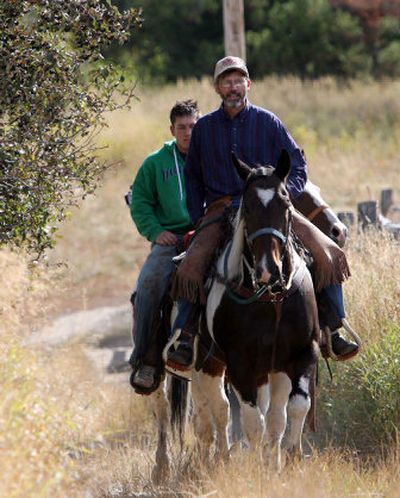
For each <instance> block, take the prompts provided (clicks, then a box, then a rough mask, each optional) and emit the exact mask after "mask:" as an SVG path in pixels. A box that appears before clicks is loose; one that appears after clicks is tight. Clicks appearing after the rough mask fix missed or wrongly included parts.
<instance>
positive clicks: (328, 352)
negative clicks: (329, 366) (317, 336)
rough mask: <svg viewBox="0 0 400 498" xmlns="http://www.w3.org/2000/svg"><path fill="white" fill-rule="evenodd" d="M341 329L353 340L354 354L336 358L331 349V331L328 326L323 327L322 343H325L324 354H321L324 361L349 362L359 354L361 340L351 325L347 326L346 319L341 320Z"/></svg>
mask: <svg viewBox="0 0 400 498" xmlns="http://www.w3.org/2000/svg"><path fill="white" fill-rule="evenodd" d="M342 327H343V328H344V329H345V330H346V332H348V333H349V335H350V336H351V338H352V339H354V342H355V343H356V345H357V349H356V350H355V351H354V353H352V354H350V355H345V356H338V355H336V354H335V353H334V352H333V348H332V332H331V329H330V328H329V327H328V326H326V327H324V328H323V329H322V334H323V337H324V341H325V346H324V349H325V351H326V354H323V356H324V358H325V360H327V359H331V360H334V361H346V360H350V359H351V358H353V357H354V356H356V355H357V354H358V353H359V352H360V349H361V345H362V341H361V338H360V336H359V335H358V334H357V332H356V331H355V330H354V329H353V328H352V327H351V325H350V324H349V322H348V321H347V319H346V318H343V319H342Z"/></svg>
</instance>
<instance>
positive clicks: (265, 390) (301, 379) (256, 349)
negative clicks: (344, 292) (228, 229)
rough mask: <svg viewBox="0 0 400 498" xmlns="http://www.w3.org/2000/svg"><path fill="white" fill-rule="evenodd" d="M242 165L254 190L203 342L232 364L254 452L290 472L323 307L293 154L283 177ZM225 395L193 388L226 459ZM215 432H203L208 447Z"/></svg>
mask: <svg viewBox="0 0 400 498" xmlns="http://www.w3.org/2000/svg"><path fill="white" fill-rule="evenodd" d="M233 160H234V164H235V166H236V169H237V170H238V173H239V174H240V176H241V177H242V178H243V179H245V180H246V184H245V189H244V193H243V196H242V201H241V206H240V208H239V211H238V213H237V216H236V220H235V222H234V226H233V236H232V238H231V240H230V241H229V242H228V244H227V246H226V247H225V249H224V251H223V253H222V255H221V256H220V258H219V260H218V263H217V274H218V275H217V277H216V278H214V280H213V283H212V286H211V289H210V292H209V296H208V300H207V307H206V323H205V321H203V322H202V333H204V332H206V330H205V329H207V331H208V332H209V333H210V335H211V336H212V339H213V340H214V341H215V344H216V345H217V346H216V350H218V351H219V352H220V356H221V358H223V361H224V363H225V364H226V372H227V376H228V378H229V382H230V383H231V385H232V386H233V388H234V390H235V392H236V394H237V396H238V399H239V402H240V405H241V414H242V424H243V431H244V434H245V436H246V437H247V439H248V442H249V443H250V445H251V446H254V447H260V446H262V447H263V448H264V450H265V453H266V454H273V455H274V463H275V465H276V467H277V468H278V469H280V467H281V447H282V439H283V436H284V433H285V430H286V428H287V415H288V416H289V418H290V426H289V428H288V431H287V434H286V438H285V443H286V447H287V448H288V449H289V450H291V451H294V452H296V453H298V454H301V452H302V448H301V435H302V431H303V427H304V422H305V419H306V415H307V413H308V411H309V409H310V406H311V396H310V394H312V393H310V389H312V386H313V381H314V372H315V367H316V361H317V354H318V335H319V327H318V315H317V305H316V301H315V294H314V288H313V283H312V279H311V276H310V273H309V271H308V270H307V268H306V266H305V263H304V262H303V261H302V259H301V258H300V257H299V255H298V254H297V252H296V250H295V247H294V244H293V239H292V233H291V210H292V209H293V208H292V205H291V202H290V200H289V196H288V193H287V190H286V187H285V178H286V176H287V175H288V173H289V170H290V159H289V156H288V154H287V153H286V152H285V151H283V152H282V155H281V158H280V160H279V163H278V166H277V168H276V169H275V170H274V169H273V168H264V167H263V168H258V169H256V170H254V169H251V168H249V167H248V166H246V165H245V164H244V163H242V162H241V161H238V160H237V159H236V158H233ZM200 340H201V339H200ZM202 385H203V386H204V385H207V390H205V389H204V388H202V387H201V386H202ZM223 386H224V379H223V376H222V375H221V376H220V377H218V375H215V376H214V377H212V376H210V375H207V374H206V373H205V372H203V371H201V370H200V371H199V372H197V373H196V375H195V376H194V378H193V398H194V406H195V409H196V410H197V412H198V417H199V418H204V417H205V411H206V410H208V412H210V411H212V412H216V416H214V417H213V418H212V420H211V422H210V423H212V424H213V425H214V426H215V428H216V432H217V434H218V436H219V438H218V439H221V440H222V443H221V442H220V450H221V451H226V448H227V445H228V443H227V424H228V419H229V405H228V402H227V400H226V396H225V392H224V389H223ZM211 405H212V409H211V408H210V406H211ZM213 415H214V413H213ZM209 418H210V417H208V419H209ZM208 419H207V420H208ZM205 423H206V420H204V419H203V420H202V424H203V425H204V424H205ZM219 424H222V425H219ZM211 427H212V426H211ZM211 430H212V429H208V431H209V432H207V431H206V429H204V428H203V433H204V434H205V437H206V438H208V439H210V435H209V434H210V431H211ZM199 436H201V434H199Z"/></svg>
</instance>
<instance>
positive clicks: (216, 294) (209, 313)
mask: <svg viewBox="0 0 400 498" xmlns="http://www.w3.org/2000/svg"><path fill="white" fill-rule="evenodd" d="M224 292H225V285H223V284H221V283H219V282H216V281H214V282H213V285H212V287H211V289H210V292H209V294H208V298H207V307H206V319H207V328H208V331H209V332H210V335H211V337H212V338H213V339H214V333H213V321H214V315H215V312H216V311H217V308H218V306H219V305H220V303H221V299H222V296H223V295H224Z"/></svg>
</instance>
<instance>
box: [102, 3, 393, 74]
mask: <svg viewBox="0 0 400 498" xmlns="http://www.w3.org/2000/svg"><path fill="white" fill-rule="evenodd" d="M112 1H113V3H115V4H116V5H118V6H120V7H123V8H127V7H128V6H132V5H140V6H141V7H142V8H143V17H144V23H143V32H142V34H143V36H141V37H140V39H139V40H138V43H135V45H134V46H129V45H126V48H124V49H122V50H121V49H119V48H118V47H115V46H114V47H113V48H112V51H111V54H112V56H113V57H116V58H117V59H119V60H122V61H123V63H124V65H127V66H128V67H129V66H130V65H131V66H133V67H132V68H130V71H131V72H134V67H140V69H141V75H140V76H141V78H144V79H145V81H146V82H149V83H160V82H163V81H175V80H176V79H178V78H188V77H189V78H193V77H195V78H199V77H201V76H202V75H204V74H207V75H210V74H211V73H212V67H213V64H214V62H215V61H216V60H217V59H218V58H220V57H222V56H223V55H224V45H223V17H222V0H169V1H168V2H160V1H159V0H112ZM244 8H245V25H246V44H247V59H248V63H249V67H250V70H251V74H252V76H253V77H263V76H265V75H269V74H280V75H288V74H291V75H296V76H300V77H302V78H316V77H320V76H324V75H333V76H339V77H345V78H348V77H357V76H360V75H365V74H367V75H370V74H372V54H371V51H370V49H369V48H368V47H367V45H366V43H365V34H364V32H363V28H362V26H361V21H360V18H359V17H357V16H356V15H354V13H353V14H352V13H350V12H348V11H345V10H343V9H341V8H334V7H333V6H332V5H331V2H330V0H246V1H245V2H244ZM384 21H385V20H384ZM397 26H398V24H397ZM399 43H400V36H399V32H398V28H396V23H394V20H393V21H392V22H391V23H390V22H389V21H385V22H382V33H381V35H380V43H379V47H378V54H377V58H378V62H379V72H378V73H377V75H378V76H380V75H391V76H396V75H397V74H398V73H399V72H400V62H399V56H398V54H399V51H398V47H399Z"/></svg>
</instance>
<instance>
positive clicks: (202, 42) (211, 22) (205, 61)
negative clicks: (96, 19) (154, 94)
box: [110, 0, 224, 83]
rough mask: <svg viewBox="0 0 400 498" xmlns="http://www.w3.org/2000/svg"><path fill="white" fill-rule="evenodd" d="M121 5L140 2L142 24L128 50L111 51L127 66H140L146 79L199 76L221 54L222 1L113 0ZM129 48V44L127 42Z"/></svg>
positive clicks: (207, 69)
mask: <svg viewBox="0 0 400 498" xmlns="http://www.w3.org/2000/svg"><path fill="white" fill-rule="evenodd" d="M113 3H114V4H115V5H118V7H120V8H127V7H128V6H132V5H140V7H141V8H142V10H143V19H144V22H143V27H142V32H141V35H142V36H140V39H138V40H137V43H135V45H134V46H131V47H130V50H129V52H128V51H127V50H126V49H125V48H124V50H123V51H121V50H120V49H119V48H118V47H116V46H114V48H113V49H112V50H111V52H110V53H111V54H112V55H113V56H115V57H118V58H119V60H121V59H122V61H123V63H124V65H127V66H128V67H131V66H132V65H133V67H140V70H141V75H140V76H141V78H143V79H144V80H146V81H148V82H152V83H155V82H157V83H158V82H162V81H176V79H177V78H200V77H201V76H203V75H204V74H209V73H210V64H211V65H212V63H213V62H212V61H214V60H216V59H217V58H218V57H222V55H223V50H224V48H223V31H222V2H221V0H168V1H167V2H161V1H160V0H136V1H132V0H113ZM126 47H127V48H129V44H128V45H126Z"/></svg>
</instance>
